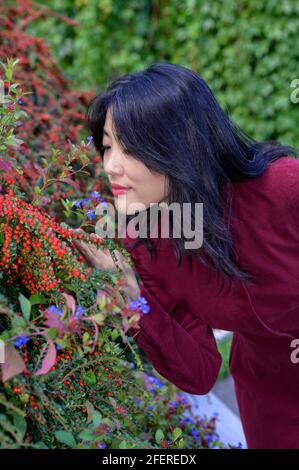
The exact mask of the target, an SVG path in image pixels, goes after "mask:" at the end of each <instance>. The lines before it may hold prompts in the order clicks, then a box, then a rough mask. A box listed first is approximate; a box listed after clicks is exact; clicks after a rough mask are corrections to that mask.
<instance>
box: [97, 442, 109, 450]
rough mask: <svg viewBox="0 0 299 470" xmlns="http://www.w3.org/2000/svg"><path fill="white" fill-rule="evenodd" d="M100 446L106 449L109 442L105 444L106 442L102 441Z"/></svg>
mask: <svg viewBox="0 0 299 470" xmlns="http://www.w3.org/2000/svg"><path fill="white" fill-rule="evenodd" d="M98 447H99V448H100V449H106V447H107V444H105V442H101V444H99V445H98Z"/></svg>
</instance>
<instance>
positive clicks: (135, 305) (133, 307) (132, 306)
mask: <svg viewBox="0 0 299 470" xmlns="http://www.w3.org/2000/svg"><path fill="white" fill-rule="evenodd" d="M129 307H130V309H131V310H133V311H134V310H136V309H137V308H138V301H137V300H132V301H131V302H130V304H129Z"/></svg>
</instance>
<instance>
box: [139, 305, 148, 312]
mask: <svg viewBox="0 0 299 470" xmlns="http://www.w3.org/2000/svg"><path fill="white" fill-rule="evenodd" d="M141 311H142V313H145V314H146V313H148V312H149V311H150V307H149V305H143V306H142V307H141Z"/></svg>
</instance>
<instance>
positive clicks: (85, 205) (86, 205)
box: [82, 197, 91, 207]
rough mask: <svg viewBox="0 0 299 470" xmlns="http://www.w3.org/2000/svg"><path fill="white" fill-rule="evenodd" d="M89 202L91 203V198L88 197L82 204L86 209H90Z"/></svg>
mask: <svg viewBox="0 0 299 470" xmlns="http://www.w3.org/2000/svg"><path fill="white" fill-rule="evenodd" d="M89 201H91V198H90V197H86V198H85V199H83V200H82V204H83V206H84V207H89Z"/></svg>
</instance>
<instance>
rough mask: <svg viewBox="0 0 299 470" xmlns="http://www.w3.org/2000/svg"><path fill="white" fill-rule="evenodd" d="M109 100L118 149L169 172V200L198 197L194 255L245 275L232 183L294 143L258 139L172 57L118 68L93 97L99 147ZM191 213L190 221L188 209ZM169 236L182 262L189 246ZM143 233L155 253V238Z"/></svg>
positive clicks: (91, 113) (89, 117) (91, 116)
mask: <svg viewBox="0 0 299 470" xmlns="http://www.w3.org/2000/svg"><path fill="white" fill-rule="evenodd" d="M108 108H109V109H110V110H111V115H112V120H113V127H114V130H115V135H116V138H117V140H118V142H119V145H120V146H121V148H122V149H123V151H125V152H126V153H129V154H130V155H132V156H134V157H135V158H136V159H138V160H139V161H141V162H142V163H144V165H146V166H147V167H148V168H149V169H151V170H154V171H156V172H158V173H161V174H165V175H167V176H168V181H169V199H168V204H171V203H172V202H177V203H180V204H183V203H191V207H192V204H194V203H196V202H202V203H203V243H202V246H201V248H200V249H199V250H195V249H192V250H191V252H192V255H194V254H197V255H199V259H200V260H201V261H202V262H203V263H204V264H205V265H208V266H210V267H212V268H213V269H219V270H221V271H222V272H223V273H224V274H225V275H226V276H229V277H231V278H237V279H242V280H248V279H250V278H251V274H250V273H248V272H246V271H245V270H244V271H243V270H242V269H240V267H239V266H238V265H237V264H236V261H234V260H233V256H234V255H233V253H232V251H233V239H232V236H231V231H230V218H231V200H232V185H233V183H234V182H240V181H245V180H248V179H251V178H256V177H257V176H260V175H261V174H262V173H263V172H264V171H265V169H266V167H267V165H268V164H269V163H270V162H272V161H274V160H277V159H278V158H280V157H282V156H286V155H288V156H290V155H292V156H295V155H296V152H295V149H294V148H292V147H289V146H283V145H281V144H279V143H278V142H275V141H265V142H256V141H255V140H254V139H252V138H251V137H249V136H248V135H247V134H246V133H245V132H243V131H242V130H241V129H240V128H239V127H238V126H237V125H236V124H235V123H234V122H233V121H232V120H231V119H230V118H229V116H228V115H227V113H226V112H225V111H224V110H223V109H222V108H221V106H220V105H219V103H218V102H217V100H216V98H215V97H214V95H213V93H212V91H211V89H210V88H209V86H208V85H207V83H206V82H205V81H204V80H203V78H202V77H201V76H200V75H199V74H198V73H196V72H194V71H192V70H190V69H188V68H186V67H183V66H180V65H176V64H173V63H170V62H158V63H154V64H152V65H151V66H149V67H148V68H146V69H145V70H142V71H137V72H134V73H129V74H126V75H123V76H121V77H119V78H117V79H116V80H114V81H113V82H112V83H111V84H110V85H109V86H108V88H107V90H105V91H104V92H103V93H101V94H99V95H98V96H96V97H95V98H94V99H92V101H91V102H90V103H89V106H88V109H87V113H86V124H87V127H88V129H89V130H90V131H91V133H92V136H93V141H94V144H95V147H96V149H97V150H98V151H99V152H100V153H102V139H103V127H104V124H105V118H106V112H107V110H108ZM224 189H225V190H224ZM134 215H135V214H134ZM134 215H133V216H134ZM131 217H132V216H131ZM131 217H130V216H129V217H128V220H130V219H131ZM192 219H193V220H192V224H194V213H193V211H192ZM147 226H148V227H149V225H147ZM173 240H174V242H175V244H174V248H175V253H176V259H177V261H178V264H180V261H181V257H182V255H183V254H186V252H188V250H187V249H185V247H184V242H185V239H184V237H181V238H174V239H173ZM140 241H141V242H142V243H144V244H145V246H147V248H148V250H149V252H150V254H151V256H152V252H153V245H152V243H151V242H152V240H150V239H149V238H140V239H138V240H137V242H140ZM188 254H190V253H188Z"/></svg>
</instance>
